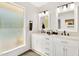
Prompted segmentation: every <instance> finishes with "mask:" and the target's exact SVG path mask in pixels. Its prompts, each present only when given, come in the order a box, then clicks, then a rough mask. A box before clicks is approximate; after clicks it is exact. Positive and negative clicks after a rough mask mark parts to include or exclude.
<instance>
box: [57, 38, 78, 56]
mask: <svg viewBox="0 0 79 59" xmlns="http://www.w3.org/2000/svg"><path fill="white" fill-rule="evenodd" d="M59 38H60V39H59ZM58 41H59V42H58ZM57 42H58V44H57V45H56V46H57V47H58V46H59V48H58V49H57V47H56V55H59V56H60V55H61V56H78V55H79V46H78V45H79V43H78V41H75V40H73V39H69V38H64V37H63V38H61V37H58V40H57Z"/></svg>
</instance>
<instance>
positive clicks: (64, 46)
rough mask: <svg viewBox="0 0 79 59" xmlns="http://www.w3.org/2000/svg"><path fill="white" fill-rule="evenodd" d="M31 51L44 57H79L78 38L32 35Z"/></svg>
mask: <svg viewBox="0 0 79 59" xmlns="http://www.w3.org/2000/svg"><path fill="white" fill-rule="evenodd" d="M32 49H33V50H34V51H35V52H37V53H39V54H40V55H45V56H79V37H72V36H61V35H47V34H45V33H43V34H41V33H33V34H32Z"/></svg>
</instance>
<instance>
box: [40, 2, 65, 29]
mask: <svg viewBox="0 0 79 59" xmlns="http://www.w3.org/2000/svg"><path fill="white" fill-rule="evenodd" d="M64 3H66V2H64ZM64 3H63V2H49V3H47V4H46V5H43V6H42V7H40V8H39V12H41V11H44V10H48V11H49V12H50V22H49V23H50V28H51V29H52V30H54V29H57V20H56V19H57V18H56V8H57V6H59V5H62V4H64Z"/></svg>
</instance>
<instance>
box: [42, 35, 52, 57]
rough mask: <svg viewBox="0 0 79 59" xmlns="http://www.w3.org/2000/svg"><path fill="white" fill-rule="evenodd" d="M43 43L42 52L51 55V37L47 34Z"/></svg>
mask: <svg viewBox="0 0 79 59" xmlns="http://www.w3.org/2000/svg"><path fill="white" fill-rule="evenodd" d="M43 44H44V45H43V52H44V53H45V54H46V55H49V56H51V38H50V37H49V36H48V37H45V38H44V42H43Z"/></svg>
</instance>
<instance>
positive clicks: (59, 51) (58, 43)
mask: <svg viewBox="0 0 79 59" xmlns="http://www.w3.org/2000/svg"><path fill="white" fill-rule="evenodd" d="M54 41H55V51H56V53H55V54H56V56H63V55H64V51H63V48H64V45H63V44H62V43H61V39H60V38H56V39H55V40H54Z"/></svg>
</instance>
